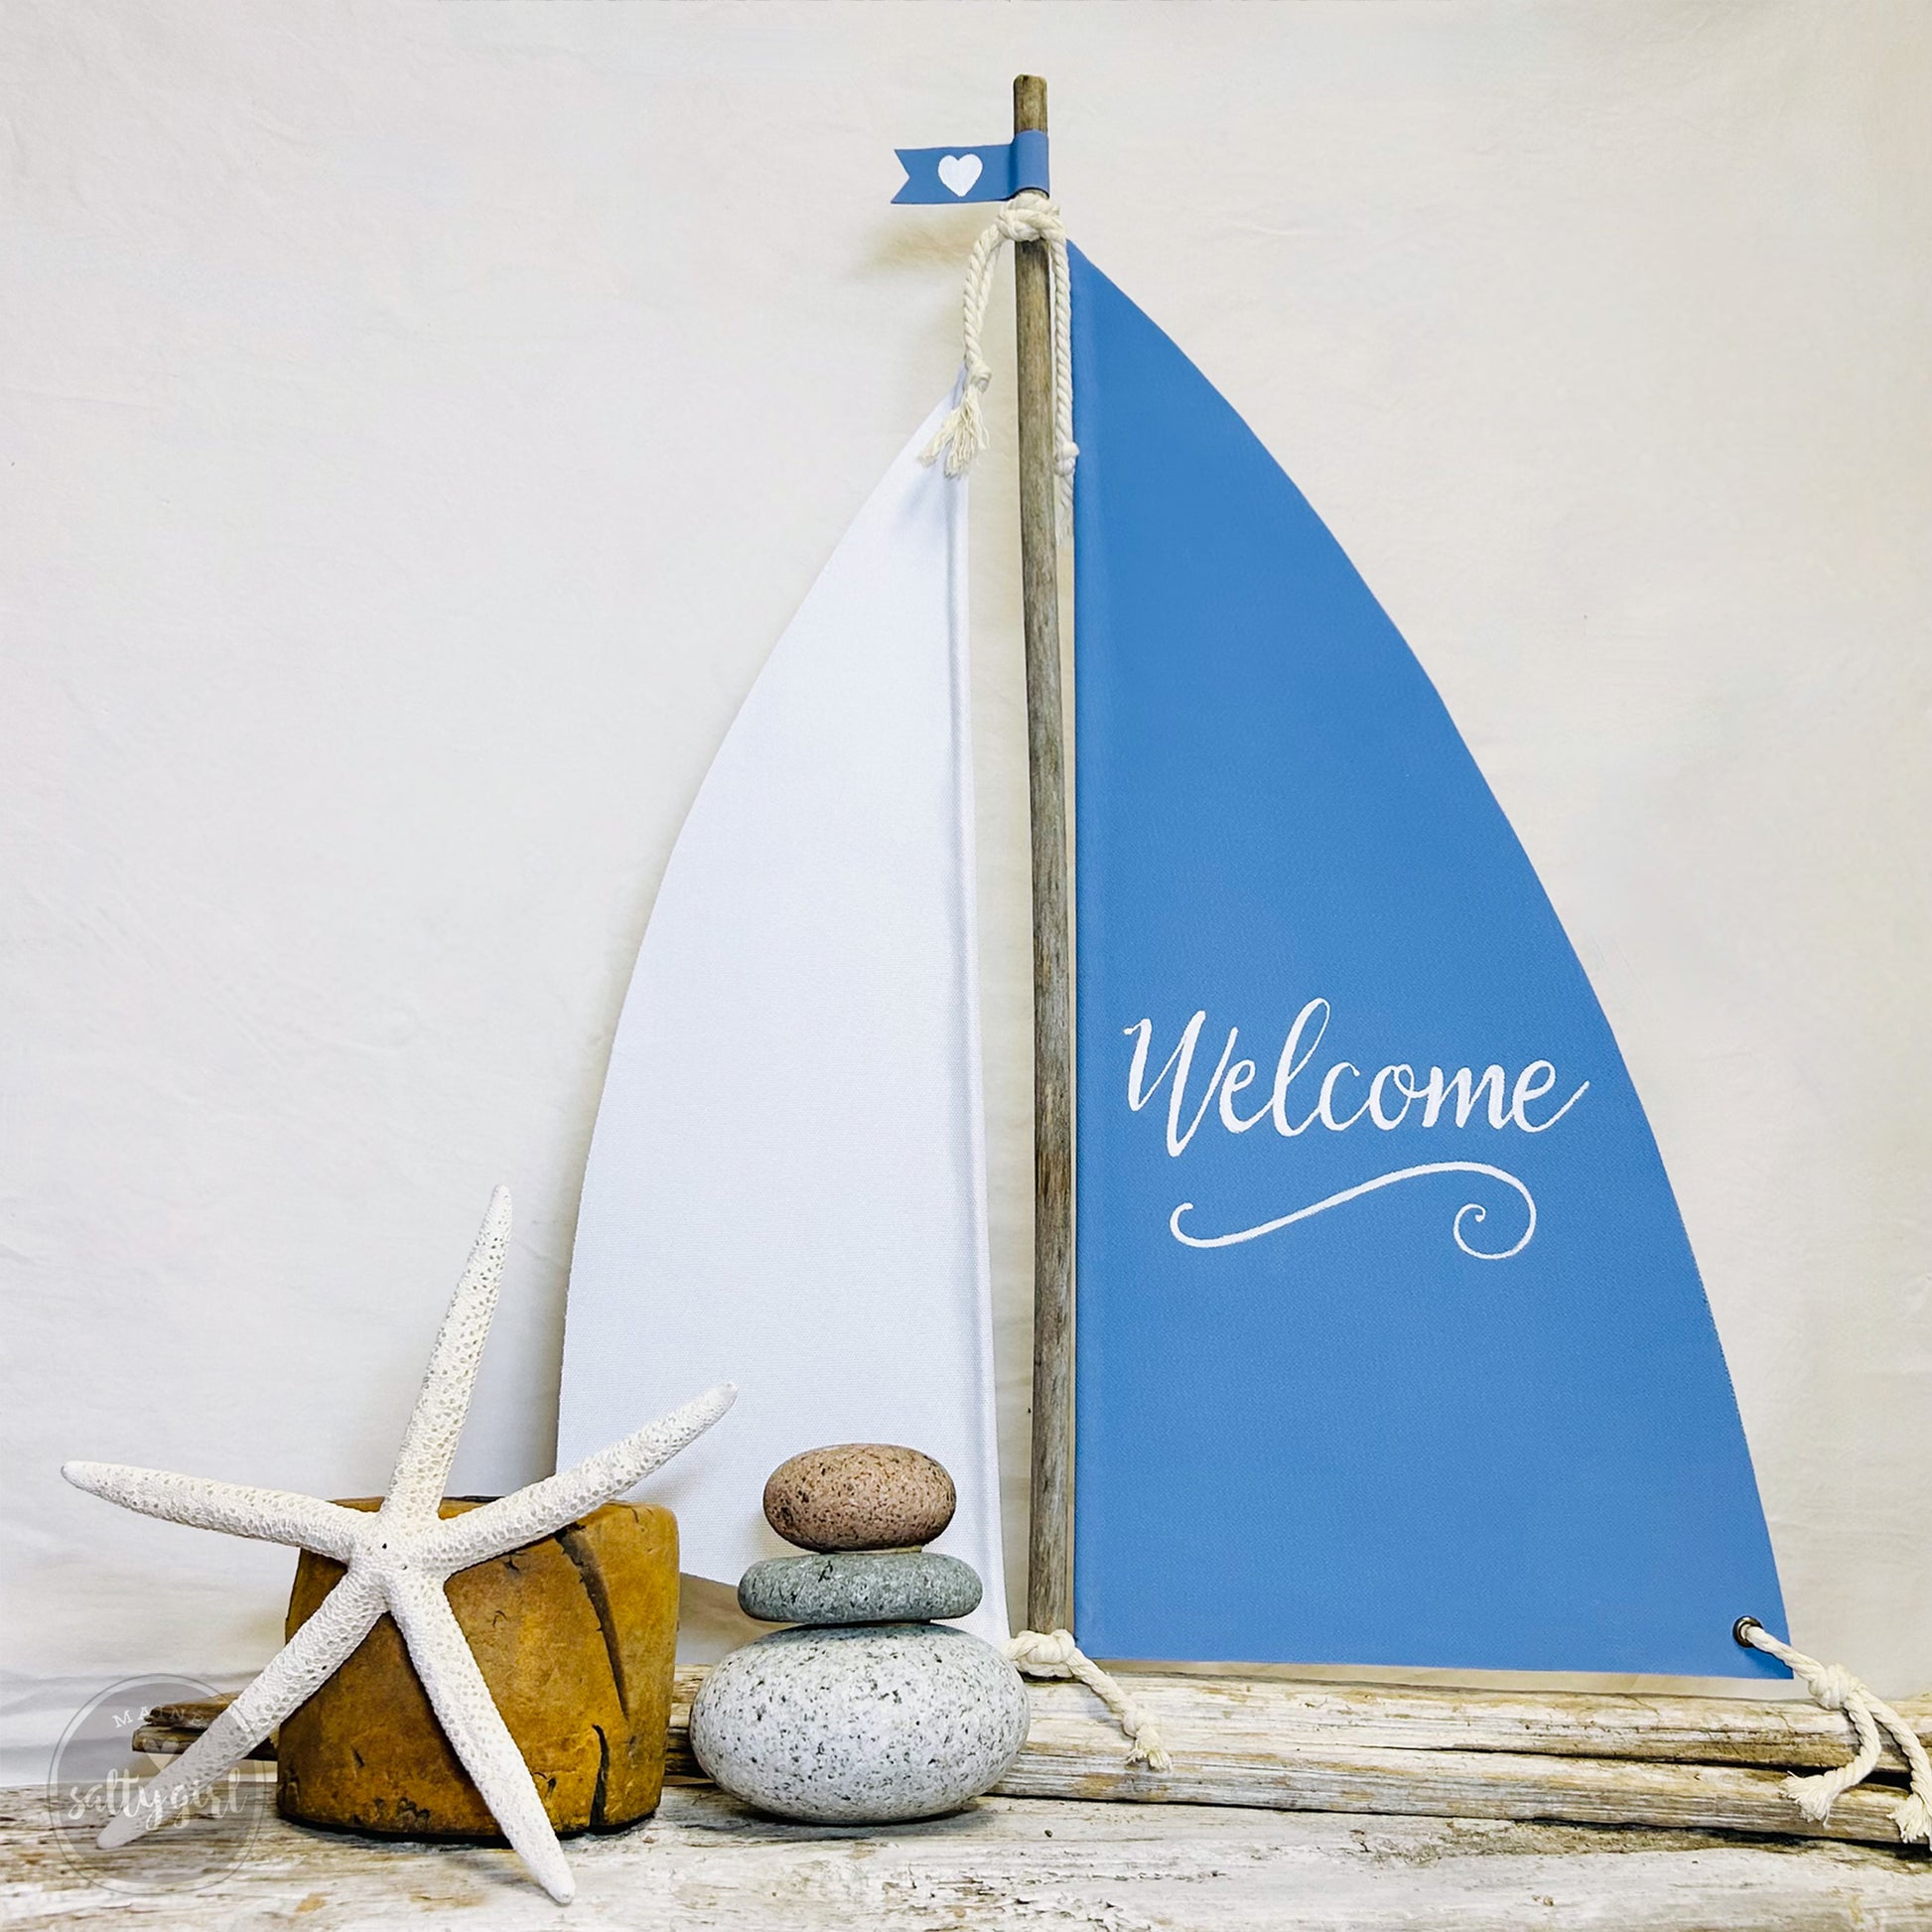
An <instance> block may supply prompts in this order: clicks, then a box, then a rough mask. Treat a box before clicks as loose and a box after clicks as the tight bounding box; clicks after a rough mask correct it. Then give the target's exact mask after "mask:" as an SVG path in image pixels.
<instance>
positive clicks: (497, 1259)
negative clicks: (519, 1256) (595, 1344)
mask: <svg viewBox="0 0 1932 1932" xmlns="http://www.w3.org/2000/svg"><path fill="white" fill-rule="evenodd" d="M509 1239H510V1195H509V1189H508V1188H507V1187H498V1188H497V1189H496V1191H495V1192H494V1193H493V1194H491V1195H490V1197H489V1208H488V1211H487V1212H486V1213H485V1214H484V1215H483V1226H482V1228H481V1229H479V1230H478V1233H477V1243H476V1246H475V1247H474V1248H472V1249H471V1250H470V1264H469V1266H468V1267H467V1268H465V1269H464V1271H463V1279H462V1280H461V1281H460V1282H458V1283H457V1288H456V1293H455V1295H453V1296H452V1297H451V1298H450V1311H449V1313H448V1314H446V1315H445V1316H444V1317H443V1326H442V1328H441V1329H440V1330H439V1331H438V1332H437V1336H436V1346H435V1348H434V1349H432V1350H431V1352H430V1358H429V1368H428V1370H427V1371H426V1372H425V1373H424V1376H423V1386H422V1390H421V1392H420V1393H419V1394H418V1395H417V1397H416V1407H415V1409H414V1411H413V1412H412V1413H411V1415H410V1418H409V1429H408V1433H407V1434H406V1435H405V1436H404V1437H403V1440H402V1451H401V1453H400V1454H399V1455H398V1456H397V1457H396V1473H395V1479H394V1480H393V1481H392V1482H391V1483H390V1485H389V1500H388V1501H387V1502H386V1503H384V1504H383V1506H382V1508H383V1514H384V1515H386V1516H387V1517H389V1519H390V1520H391V1521H392V1522H393V1521H395V1520H396V1519H398V1518H401V1519H402V1520H404V1521H413V1522H428V1521H431V1520H433V1519H434V1517H435V1515H436V1507H437V1505H438V1504H439V1503H440V1502H441V1501H442V1500H443V1484H444V1482H445V1481H446V1480H447V1479H448V1476H449V1473H450V1463H451V1461H452V1460H453V1459H454V1457H455V1455H456V1445H457V1438H458V1437H459V1436H461V1435H462V1434H463V1419H464V1417H465V1415H466V1414H467V1413H468V1412H469V1408H470V1391H471V1388H472V1387H473V1385H474V1384H475V1382H476V1379H477V1366H478V1364H479V1363H480V1362H481V1361H482V1360H483V1343H484V1342H485V1341H487V1340H488V1339H489V1323H490V1318H491V1316H493V1315H494V1314H495V1312H496V1291H497V1288H498V1287H499V1286H500V1285H501V1282H502V1279H503V1257H504V1255H505V1254H506V1253H507V1252H508V1250H509Z"/></svg>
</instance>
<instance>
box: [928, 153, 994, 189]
mask: <svg viewBox="0 0 1932 1932" xmlns="http://www.w3.org/2000/svg"><path fill="white" fill-rule="evenodd" d="M985 172H986V163H985V162H983V161H982V160H981V159H980V158H979V156H978V155H976V154H947V155H941V156H940V157H939V185H940V186H941V187H942V188H945V189H948V190H949V191H950V192H951V193H953V194H955V195H965V194H967V193H969V192H970V191H971V189H972V186H973V184H974V183H975V182H976V181H978V180H979V178H980V176H981V175H982V174H984V173H985Z"/></svg>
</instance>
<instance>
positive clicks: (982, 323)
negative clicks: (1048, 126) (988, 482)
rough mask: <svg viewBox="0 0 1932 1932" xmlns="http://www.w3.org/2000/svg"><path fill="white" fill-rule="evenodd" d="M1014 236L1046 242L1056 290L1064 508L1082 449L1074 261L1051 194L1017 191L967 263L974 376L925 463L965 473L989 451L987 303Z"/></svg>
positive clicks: (1056, 427)
mask: <svg viewBox="0 0 1932 1932" xmlns="http://www.w3.org/2000/svg"><path fill="white" fill-rule="evenodd" d="M1009 241H1038V242H1043V243H1044V244H1045V246H1046V256H1047V261H1048V263H1049V265H1050V267H1051V271H1052V273H1051V276H1050V278H1049V279H1050V281H1051V284H1052V292H1053V473H1054V475H1055V476H1057V477H1058V478H1059V480H1060V506H1061V508H1062V509H1063V510H1066V511H1068V512H1069V513H1070V512H1071V510H1072V507H1073V466H1074V464H1075V463H1076V462H1077V461H1078V460H1079V455H1080V450H1079V446H1078V445H1077V444H1076V443H1075V442H1074V440H1073V301H1072V294H1071V282H1070V279H1069V275H1068V270H1067V263H1066V223H1065V222H1064V221H1062V220H1061V219H1060V211H1059V208H1058V207H1056V206H1055V205H1054V204H1053V203H1052V202H1050V201H1048V200H1047V199H1046V197H1045V196H1044V195H1040V194H1035V193H1033V192H1031V191H1030V192H1028V193H1027V194H1024V195H1016V196H1015V197H1014V199H1013V200H1012V201H1010V202H1008V203H1007V204H1006V205H1005V207H1002V208H1001V209H1000V212H999V214H998V215H997V216H996V217H995V218H994V220H993V222H992V224H991V225H990V226H989V227H987V228H985V229H984V230H983V231H982V232H981V234H980V238H979V239H978V240H977V241H976V242H974V243H973V252H972V254H971V255H970V256H969V257H968V258H967V262H966V295H965V301H964V305H963V306H964V310H965V329H964V332H963V334H964V339H965V352H964V355H963V357H962V359H963V361H964V363H965V369H966V379H965V382H964V384H963V386H962V389H961V393H960V398H959V401H958V402H957V403H956V404H955V405H954V406H953V408H952V409H951V410H949V411H948V412H947V415H946V419H945V421H944V422H942V423H941V424H940V425H939V430H938V434H937V435H935V436H934V437H933V439H932V441H931V442H930V443H928V444H927V445H926V446H925V448H924V449H923V450H922V451H921V452H920V453H919V460H920V461H921V462H922V463H936V462H938V461H939V460H940V459H941V458H942V457H943V458H944V460H945V467H946V475H947V476H949V477H963V476H964V475H965V474H966V472H967V471H968V470H970V469H971V468H972V467H973V459H974V458H975V457H976V456H978V455H979V453H980V452H981V451H982V450H983V449H985V448H986V444H987V435H986V411H985V408H984V406H983V405H982V402H981V398H982V397H983V396H984V395H985V394H986V390H987V385H988V384H989V383H991V382H992V380H993V370H992V368H991V367H990V366H989V365H988V363H987V360H986V356H985V355H984V353H983V352H982V351H981V347H980V338H981V335H982V334H983V332H984V331H985V328H986V305H987V303H988V302H989V301H991V299H992V296H993V268H994V264H995V263H996V262H997V261H998V260H999V258H1000V250H1001V249H1002V248H1003V247H1005V245H1006V244H1007V243H1008V242H1009Z"/></svg>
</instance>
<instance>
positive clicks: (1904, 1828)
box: [1736, 1616, 1932, 1845]
mask: <svg viewBox="0 0 1932 1932" xmlns="http://www.w3.org/2000/svg"><path fill="white" fill-rule="evenodd" d="M1736 1637H1737V1641H1738V1642H1739V1643H1741V1644H1744V1645H1747V1646H1748V1647H1749V1648H1750V1649H1752V1650H1761V1651H1763V1652H1764V1654H1765V1655H1766V1656H1767V1657H1775V1658H1776V1659H1777V1660H1778V1662H1779V1663H1781V1664H1783V1665H1785V1666H1786V1667H1787V1668H1789V1669H1790V1670H1791V1671H1793V1672H1795V1673H1796V1675H1797V1677H1798V1678H1799V1680H1800V1681H1801V1682H1802V1683H1803V1685H1804V1687H1805V1689H1806V1690H1808V1691H1809V1692H1810V1693H1811V1695H1812V1697H1813V1698H1814V1699H1815V1700H1816V1701H1817V1702H1818V1703H1819V1704H1821V1705H1823V1706H1824V1708H1825V1709H1826V1710H1827V1711H1843V1712H1844V1713H1845V1715H1846V1717H1847V1718H1848V1719H1849V1720H1850V1721H1851V1725H1852V1729H1853V1731H1854V1732H1855V1733H1856V1735H1857V1737H1858V1740H1859V1748H1858V1750H1857V1751H1856V1752H1855V1753H1854V1755H1853V1756H1852V1758H1851V1759H1850V1761H1849V1762H1847V1763H1844V1764H1841V1765H1839V1766H1838V1767H1837V1768H1836V1769H1835V1770H1831V1771H1819V1772H1816V1773H1815V1774H1814V1775H1812V1776H1810V1777H1799V1776H1797V1775H1795V1774H1794V1775H1793V1776H1791V1777H1788V1778H1786V1779H1785V1781H1784V1794H1785V1796H1786V1797H1787V1798H1789V1799H1790V1800H1791V1802H1792V1803H1793V1804H1794V1805H1796V1806H1797V1807H1798V1809H1799V1810H1800V1811H1801V1812H1803V1813H1804V1815H1805V1816H1806V1817H1807V1818H1809V1819H1810V1820H1811V1821H1812V1823H1813V1824H1815V1825H1822V1824H1824V1823H1825V1821H1826V1820H1827V1819H1828V1818H1830V1816H1831V1815H1832V1806H1833V1805H1834V1804H1836V1803H1837V1802H1838V1800H1839V1799H1840V1798H1842V1797H1843V1796H1844V1795H1845V1793H1846V1792H1848V1791H1850V1790H1851V1789H1852V1788H1853V1787H1854V1786H1855V1785H1859V1784H1863V1782H1864V1780H1865V1779H1866V1778H1868V1777H1869V1776H1870V1775H1871V1773H1872V1772H1873V1771H1874V1770H1876V1769H1877V1766H1878V1759H1879V1757H1880V1756H1881V1755H1882V1754H1883V1751H1884V1733H1885V1732H1889V1733H1890V1735H1891V1740H1892V1743H1893V1745H1894V1746H1895V1747H1896V1749H1897V1751H1898V1754H1899V1756H1900V1757H1902V1758H1903V1759H1904V1760H1905V1769H1906V1771H1907V1773H1908V1774H1909V1776H1910V1779H1911V1788H1910V1790H1909V1791H1908V1792H1907V1793H1906V1795H1905V1796H1904V1797H1903V1798H1902V1799H1900V1801H1899V1802H1898V1803H1897V1804H1896V1805H1894V1806H1893V1807H1892V1814H1891V1815H1892V1823H1893V1824H1894V1825H1896V1826H1897V1828H1898V1836H1899V1837H1900V1839H1902V1840H1903V1841H1904V1842H1905V1843H1906V1844H1907V1845H1911V1844H1914V1843H1916V1842H1918V1841H1921V1840H1922V1841H1923V1842H1924V1843H1925V1844H1927V1845H1932V1757H1928V1756H1927V1755H1926V1750H1925V1745H1924V1743H1923V1741H1922V1740H1921V1739H1920V1737H1919V1734H1918V1732H1917V1731H1916V1730H1915V1729H1913V1727H1912V1726H1911V1725H1908V1724H1907V1723H1906V1722H1905V1720H1904V1719H1903V1718H1901V1717H1900V1716H1899V1715H1898V1713H1897V1712H1896V1711H1894V1710H1893V1709H1892V1708H1891V1706H1890V1705H1889V1704H1887V1703H1885V1702H1884V1700H1883V1699H1882V1698H1878V1697H1874V1696H1873V1695H1872V1693H1871V1690H1870V1689H1869V1687H1868V1686H1866V1685H1864V1684H1862V1683H1861V1682H1860V1681H1859V1680H1858V1679H1857V1678H1856V1677H1854V1676H1853V1675H1852V1673H1851V1672H1850V1671H1849V1670H1847V1669H1846V1668H1845V1666H1844V1665H1843V1664H1824V1663H1820V1662H1819V1660H1818V1659H1817V1658H1816V1657H1807V1656H1806V1655H1805V1653H1804V1652H1803V1651H1802V1650H1794V1649H1792V1647H1791V1646H1790V1645H1789V1644H1788V1643H1783V1642H1781V1641H1780V1640H1779V1639H1778V1638H1776V1637H1774V1636H1772V1634H1771V1633H1770V1631H1768V1630H1767V1629H1765V1627H1764V1626H1763V1625H1762V1624H1761V1623H1759V1622H1758V1621H1757V1619H1756V1618H1755V1617H1748V1616H1747V1617H1740V1618H1739V1619H1738V1622H1737V1628H1736ZM1881 1726H1882V1728H1881Z"/></svg>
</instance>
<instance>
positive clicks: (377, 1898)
mask: <svg viewBox="0 0 1932 1932" xmlns="http://www.w3.org/2000/svg"><path fill="white" fill-rule="evenodd" d="M569 1857H570V1860H571V1864H572V1866H573V1868H574V1870H575V1872H576V1874H577V1879H578V1894H577V1900H576V1902H575V1903H574V1904H573V1905H572V1906H571V1907H570V1909H569V1911H568V1913H567V1914H566V1913H565V1912H562V1911H560V1910H559V1909H558V1908H557V1907H556V1906H554V1905H552V1904H551V1903H550V1902H549V1900H547V1899H546V1898H544V1897H543V1896H542V1894H541V1893H539V1892H538V1891H537V1890H536V1888H535V1887H534V1886H532V1885H530V1884H529V1883H528V1882H527V1880H525V1879H524V1878H522V1877H521V1876H520V1874H519V1873H518V1870H517V1867H516V1863H515V1860H514V1859H513V1857H512V1856H511V1854H509V1853H508V1852H506V1851H496V1850H491V1849H489V1848H486V1847H474V1846H461V1847H459V1846H436V1847H427V1846H421V1845H415V1844H409V1843H406V1842H378V1841H372V1840H368V1839H360V1838H353V1837H345V1836H341V1835H338V1834H334V1833H322V1832H314V1831H307V1830H304V1829H302V1828H301V1827H298V1826H291V1825H286V1824H284V1823H282V1822H281V1821H279V1820H276V1819H272V1818H271V1819H269V1820H267V1821H266V1822H265V1823H264V1824H263V1826H262V1829H261V1833H260V1835H259V1837H258V1838H257V1840H256V1841H255V1843H254V1844H253V1845H252V1846H251V1847H250V1848H249V1851H248V1853H247V1856H246V1857H245V1858H244V1859H243V1860H242V1862H241V1863H239V1864H238V1865H237V1866H236V1868H235V1869H234V1870H233V1871H231V1872H229V1873H227V1874H226V1875H225V1876H223V1877H220V1878H218V1879H216V1880H215V1881H214V1882H213V1883H211V1884H209V1885H207V1887H205V1888H203V1889H200V1890H195V1891H165V1890H157V1891H150V1892H146V1893H143V1894H140V1895H136V1896H130V1895H128V1894H124V1893H121V1894H117V1893H114V1892H109V1891H105V1890H102V1889H101V1888H99V1887H97V1886H93V1885H89V1884H87V1883H85V1882H84V1881H83V1880H81V1879H80V1878H79V1877H78V1876H77V1875H76V1874H75V1873H74V1872H73V1871H72V1870H71V1869H70V1868H69V1865H68V1864H67V1863H66V1860H65V1859H64V1858H63V1856H62V1854H61V1853H60V1851H59V1850H58V1848H57V1847H56V1845H55V1844H54V1841H53V1837H52V1834H51V1832H50V1831H49V1830H48V1827H47V1823H46V1806H45V1800H44V1798H43V1796H42V1794H40V1793H39V1792H32V1791H29V1792H0V1924H5V1925H6V1926H8V1927H9V1928H13V1932H42V1929H43V1928H51V1927H56V1926H58V1927H63V1928H89V1927H95V1926H99V1927H102V1928H107V1927H121V1926H126V1925H130V1924H138V1925H140V1926H142V1927H144V1928H146V1932H207V1928H209V1927H211V1926H219V1927H221V1928H222V1929H223V1932H268V1929H269V1928H283V1927H287V1926H290V1925H296V1926H300V1927H303V1928H305V1932H394V1928H398V1927H415V1926H456V1927H470V1928H473V1929H474V1932H536V1928H550V1927H554V1926H557V1925H559V1924H563V1923H568V1924H569V1926H570V1927H572V1928H573V1932H636V1928H639V1927H645V1926H652V1927H655V1926H664V1927H675V1928H677V1932H724V1929H725V1928H732V1929H733V1932H745V1929H746V1928H763V1927H769V1928H771V1932H852V1928H854V1927H855V1926H864V1927H866V1928H868V1932H873V1929H874V1928H877V1932H897V1928H905V1929H906V1932H912V1928H918V1932H933V1929H934V1928H937V1927H940V1926H970V1927H973V1928H975V1932H980V1928H994V1927H1051V1926H1080V1927H1087V1928H1092V1929H1093V1932H1155V1928H1159V1932H1264V1928H1269V1929H1273V1932H1278V1929H1279V1928H1280V1927H1283V1926H1286V1925H1294V1926H1297V1927H1319V1928H1320V1929H1321V1932H1415V1929H1416V1928H1417V1927H1429V1928H1432V1932H1433V1929H1434V1928H1439V1927H1440V1928H1446V1929H1447V1928H1468V1929H1470V1932H1473V1928H1477V1927H1480V1928H1483V1932H1530V1928H1537V1929H1538V1932H1544V1929H1545V1928H1548V1927H1549V1926H1551V1925H1593V1926H1604V1927H1614V1928H1616V1932H1681V1929H1682V1928H1684V1927H1686V1926H1697V1927H1700V1928H1703V1929H1704V1932H1853V1928H1855V1927H1856V1928H1861V1929H1862V1932H1873V1928H1883V1929H1884V1932H1932V1872H1929V1871H1928V1869H1927V1867H1926V1865H1925V1863H1923V1862H1922V1861H1913V1860H1906V1859H1901V1858H1899V1857H1897V1856H1896V1855H1894V1854H1890V1853H1885V1852H1880V1851H1874V1850H1871V1849H1869V1848H1866V1847H1863V1846H1850V1845H1831V1844H1823V1843H1814V1844H1811V1845H1809V1846H1804V1847H1795V1846H1792V1845H1789V1844H1770V1843H1765V1842H1761V1841H1758V1842H1753V1841H1750V1840H1738V1839H1725V1838H1721V1837H1716V1836H1712V1835H1708V1834H1702V1833H1688V1832H1687V1833H1658V1832H1642V1831H1607V1830H1590V1829H1586V1828H1582V1827H1570V1826H1543V1825H1520V1824H1496V1823H1489V1822H1486V1821H1459V1820H1444V1819H1432V1818H1370V1817H1361V1816H1349V1815H1320V1814H1298V1813H1288V1812H1271V1811H1230V1810H1219V1809H1215V1808H1211V1807H1205V1806H1147V1805H1115V1804H1082V1803H1078V1802H1055V1803H1052V1804H1044V1803H1039V1802H1035V1801H1032V1800H1027V1799H1014V1798H991V1799H983V1800H981V1801H980V1803H979V1804H977V1805H975V1806H973V1807H972V1808H971V1809H969V1810H967V1811H965V1812H962V1813H960V1814H958V1815H957V1816H955V1817H952V1818H946V1819H939V1820H936V1821H934V1822H932V1823H930V1824H925V1825H917V1826H901V1827H897V1828H894V1829H891V1830H884V1831H854V1830H829V1829H821V1828H814V1827H807V1826H786V1825H780V1824H777V1823H774V1822H772V1821H770V1820H766V1819H760V1818H759V1817H757V1816H755V1815H754V1814H752V1813H751V1812H749V1811H747V1810H746V1809H745V1808H743V1807H742V1806H740V1805H738V1804H736V1803H734V1802H733V1801H732V1800H731V1799H729V1798H726V1797H725V1796H724V1795H723V1794H722V1793H720V1792H718V1791H715V1790H712V1789H710V1788H700V1787H691V1788H683V1789H672V1790H667V1791H666V1792H665V1794H664V1803H663V1806H662V1808H661V1809H660V1810H659V1812H658V1813H657V1815H656V1817H655V1818H653V1819H652V1820H651V1821H649V1823H648V1824H645V1825H642V1826H639V1827H637V1828H635V1829H634V1830H631V1831H628V1832H624V1833H620V1834H617V1835H614V1836H612V1837H609V1838H582V1839H574V1840H573V1841H572V1842H571V1844H570V1847H569Z"/></svg>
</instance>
